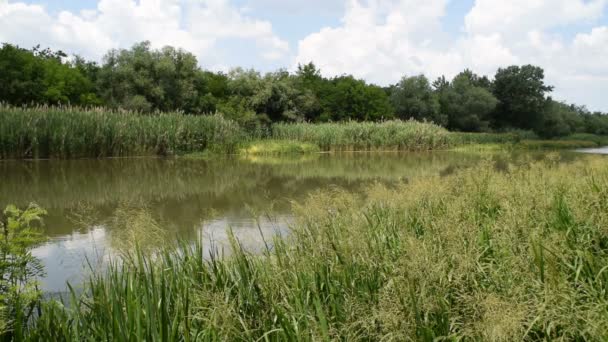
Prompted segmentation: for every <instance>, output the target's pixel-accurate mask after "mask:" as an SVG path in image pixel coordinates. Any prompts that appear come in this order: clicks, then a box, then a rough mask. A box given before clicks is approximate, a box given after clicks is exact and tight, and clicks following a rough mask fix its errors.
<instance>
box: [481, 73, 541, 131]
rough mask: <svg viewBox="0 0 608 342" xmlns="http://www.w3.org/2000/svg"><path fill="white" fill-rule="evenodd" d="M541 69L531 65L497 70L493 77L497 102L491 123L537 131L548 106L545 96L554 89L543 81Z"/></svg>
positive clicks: (497, 125) (498, 125)
mask: <svg viewBox="0 0 608 342" xmlns="http://www.w3.org/2000/svg"><path fill="white" fill-rule="evenodd" d="M544 78H545V74H544V71H543V69H542V68H540V67H537V66H533V65H524V66H521V67H520V66H510V67H507V68H504V69H503V68H500V69H498V72H497V73H496V76H495V77H494V83H493V93H494V96H496V98H497V99H498V101H499V103H498V107H497V109H496V111H495V112H494V117H493V120H494V122H493V124H494V125H495V126H496V127H515V128H522V129H534V130H538V129H539V127H540V125H541V124H542V121H543V118H542V117H543V114H545V113H546V108H547V105H548V104H549V101H548V98H547V97H546V93H548V92H551V91H552V90H553V87H551V86H548V85H546V84H545V82H544Z"/></svg>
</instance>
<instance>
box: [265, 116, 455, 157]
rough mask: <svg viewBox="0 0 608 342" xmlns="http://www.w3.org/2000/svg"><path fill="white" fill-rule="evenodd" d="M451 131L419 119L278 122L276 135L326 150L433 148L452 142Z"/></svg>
mask: <svg viewBox="0 0 608 342" xmlns="http://www.w3.org/2000/svg"><path fill="white" fill-rule="evenodd" d="M448 136H449V132H448V131H447V130H445V129H444V128H441V127H439V126H436V125H434V124H429V123H421V122H416V121H398V120H395V121H386V122H381V123H372V122H342V123H324V124H310V123H297V124H280V123H279V124H275V125H273V129H272V138H273V139H278V140H290V141H300V142H306V143H311V144H315V145H318V146H319V147H320V148H321V150H322V151H373V150H405V151H418V150H433V149H441V148H445V147H446V146H448V144H449V139H448Z"/></svg>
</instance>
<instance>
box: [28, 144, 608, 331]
mask: <svg viewBox="0 0 608 342" xmlns="http://www.w3.org/2000/svg"><path fill="white" fill-rule="evenodd" d="M607 166H608V160H607V159H605V158H601V157H598V156H586V157H583V159H581V160H579V161H575V162H573V163H569V164H563V163H559V161H558V157H557V155H556V154H550V155H548V157H547V158H546V159H544V160H541V161H537V162H529V163H525V164H521V165H520V166H513V165H512V166H510V167H508V168H507V169H506V171H500V172H498V171H496V169H495V165H494V164H493V163H491V162H489V161H486V162H482V163H480V164H479V165H478V166H477V167H475V168H471V169H463V170H460V171H458V172H456V173H454V174H451V175H448V176H445V177H439V176H437V177H426V178H418V179H412V180H410V181H409V182H407V183H403V184H400V185H397V186H393V187H387V186H384V185H381V184H376V185H373V186H371V187H369V188H368V189H367V191H365V193H364V194H351V193H348V192H346V191H343V190H338V189H331V190H326V191H319V192H317V193H314V194H312V195H310V197H309V198H308V199H307V200H304V201H302V202H300V203H298V204H294V211H295V214H296V218H297V220H296V222H295V223H294V225H293V227H292V230H291V234H290V235H289V236H287V237H283V238H275V239H274V240H271V239H270V237H267V240H266V241H267V243H268V249H267V251H266V253H264V254H263V255H251V254H249V253H247V252H245V251H243V250H242V249H241V248H240V245H239V243H238V241H235V240H233V241H232V248H233V250H234V253H232V256H231V257H227V258H222V257H221V256H219V255H218V254H212V256H211V258H209V256H208V255H206V254H205V253H204V252H203V248H202V244H201V243H200V241H199V242H197V243H195V244H186V243H183V244H181V245H179V246H177V247H169V248H166V249H164V250H163V251H162V252H159V253H156V254H153V255H148V254H146V253H144V252H141V251H134V252H132V253H130V254H129V255H128V256H127V257H126V258H125V259H124V260H123V261H122V262H117V263H114V264H113V266H112V267H110V269H109V270H108V271H107V273H105V274H103V275H97V276H95V277H93V278H92V279H91V280H90V282H89V283H88V285H87V287H86V291H85V292H84V293H83V294H82V295H77V294H76V293H73V294H72V295H71V299H69V300H68V301H67V302H66V303H65V304H62V303H59V302H56V301H47V302H45V303H44V304H43V306H42V308H41V315H40V316H39V318H38V320H37V321H36V322H34V323H33V324H32V325H31V326H30V327H29V329H28V330H27V331H26V332H24V333H25V335H26V336H27V337H28V338H29V339H30V340H78V341H82V340H134V341H139V340H149V341H151V340H163V341H194V340H210V341H215V340H231V341H233V340H236V341H242V340H247V341H253V340H263V341H271V340H272V341H278V340H304V341H306V340H309V341H313V340H365V341H378V340H410V341H411V340H420V341H445V340H450V341H458V340H487V341H514V340H530V341H536V340H558V341H572V340H579V341H584V340H587V341H600V340H606V339H607V338H608V321H607V320H606V315H608V271H606V265H608V230H606V227H607V226H608V167H607Z"/></svg>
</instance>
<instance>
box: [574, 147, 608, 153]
mask: <svg viewBox="0 0 608 342" xmlns="http://www.w3.org/2000/svg"><path fill="white" fill-rule="evenodd" d="M578 152H583V153H592V154H608V146H604V147H600V148H582V149H579V150H578Z"/></svg>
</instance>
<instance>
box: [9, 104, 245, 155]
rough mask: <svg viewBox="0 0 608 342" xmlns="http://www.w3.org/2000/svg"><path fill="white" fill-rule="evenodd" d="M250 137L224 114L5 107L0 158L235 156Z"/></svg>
mask: <svg viewBox="0 0 608 342" xmlns="http://www.w3.org/2000/svg"><path fill="white" fill-rule="evenodd" d="M244 137H245V133H244V132H243V130H242V129H241V128H240V127H239V126H238V125H237V124H236V123H234V122H232V121H229V120H226V119H224V118H222V117H221V116H219V115H212V116H209V115H200V116H193V115H184V114H181V113H159V114H150V115H142V114H139V113H131V112H116V111H109V110H106V109H87V110H85V109H79V108H72V107H67V108H63V107H62V108H54V107H35V108H27V109H26V108H14V107H6V106H2V105H0V158H5V159H6V158H82V157H93V158H98V157H119V156H142V155H171V154H178V153H187V152H194V151H204V150H208V149H209V150H214V151H221V152H223V153H234V152H235V150H236V146H237V144H238V143H241V142H242V141H244V139H245V138H244Z"/></svg>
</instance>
